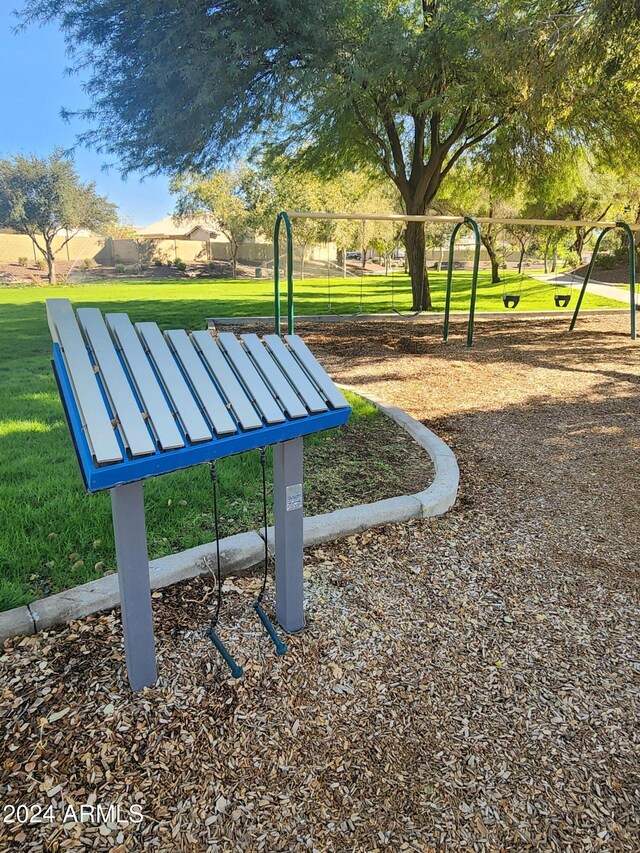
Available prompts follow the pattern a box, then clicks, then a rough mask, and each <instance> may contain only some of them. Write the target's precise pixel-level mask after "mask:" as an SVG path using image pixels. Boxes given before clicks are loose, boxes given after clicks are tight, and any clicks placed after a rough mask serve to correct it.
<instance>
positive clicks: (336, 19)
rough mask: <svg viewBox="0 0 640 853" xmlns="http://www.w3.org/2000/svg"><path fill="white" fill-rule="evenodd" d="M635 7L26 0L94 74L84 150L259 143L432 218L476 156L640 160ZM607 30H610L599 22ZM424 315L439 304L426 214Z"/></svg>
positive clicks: (152, 160) (214, 158) (133, 165)
mask: <svg viewBox="0 0 640 853" xmlns="http://www.w3.org/2000/svg"><path fill="white" fill-rule="evenodd" d="M630 5H631V2H630V0H617V2H616V3H615V8H614V9H613V10H611V9H610V8H609V6H608V4H607V3H605V2H604V0H578V2H576V3H573V4H567V3H565V2H561V0H543V2H539V3H531V2H529V0H474V2H469V0H409V2H406V0H355V2H354V0H324V2H322V3H317V2H315V0H301V2H300V3H285V2H282V0H262V2H260V3H256V2H255V0H219V2H216V3H202V2H201V0H180V2H178V0H139V2H137V3H135V4H132V3H126V2H124V0H85V2H82V3H79V2H77V0H58V2H56V3H51V2H50V0H30V2H29V4H28V6H26V7H25V10H24V11H23V13H22V20H23V22H24V23H28V22H30V21H36V20H37V21H50V20H56V19H57V20H59V21H60V22H61V23H62V26H63V29H64V31H65V33H66V35H67V38H68V43H69V47H70V50H71V51H72V54H73V55H74V56H75V63H76V65H77V66H78V67H82V68H83V70H84V71H86V69H88V68H90V69H92V74H91V78H90V80H89V83H88V91H89V93H90V94H91V96H92V98H93V106H92V107H91V109H90V110H88V111H87V112H86V113H85V115H86V117H88V118H89V119H90V120H91V121H92V122H93V126H92V128H91V129H90V130H89V131H88V132H87V133H85V134H83V135H82V137H81V138H82V139H83V140H84V141H86V142H89V143H92V144H95V145H97V146H98V147H99V148H100V149H101V150H104V151H106V152H108V153H110V154H114V155H116V156H117V157H118V158H119V159H120V161H121V163H123V167H124V169H125V170H133V169H138V168H144V169H148V170H151V171H159V170H167V171H169V172H175V171H182V172H185V171H192V170H194V169H198V170H202V169H204V170H208V169H210V168H211V167H212V166H219V165H220V164H221V162H223V161H224V160H225V159H228V157H229V155H230V153H234V154H235V153H236V152H237V151H238V150H240V149H242V148H243V147H244V148H246V147H247V146H248V145H250V144H252V143H255V141H256V137H261V145H262V147H264V145H265V144H267V145H271V146H273V147H275V148H276V149H277V150H278V151H280V152H282V151H286V152H288V153H290V154H291V155H292V156H294V157H296V158H297V160H298V162H299V163H301V164H302V165H303V166H305V167H306V168H309V169H311V168H315V169H322V170H324V171H325V172H331V171H332V172H334V173H339V172H342V171H344V169H345V168H350V167H353V166H358V165H362V164H366V165H368V166H372V165H373V166H375V167H376V168H378V169H379V170H380V171H381V172H382V173H384V174H385V175H387V177H388V178H389V179H390V180H391V181H392V182H393V183H394V184H395V185H396V187H397V188H398V190H399V192H400V194H401V196H402V199H403V205H404V209H405V211H406V212H407V213H408V214H417V215H421V214H424V213H425V211H426V210H427V208H428V207H429V205H430V204H431V203H432V201H433V200H434V199H435V198H436V196H437V194H438V191H439V188H440V185H441V183H442V181H443V179H444V178H445V177H446V176H447V175H448V174H449V173H450V171H451V169H452V168H453V167H454V165H455V163H456V162H457V161H458V160H459V159H460V158H461V157H463V156H464V155H465V153H466V152H468V151H472V150H476V149H478V148H479V147H484V148H491V147H493V146H496V147H497V148H499V149H500V150H502V151H503V152H509V163H508V166H509V168H511V169H516V168H525V167H527V168H529V169H531V170H533V169H535V166H536V164H537V163H538V162H539V160H540V159H541V158H542V157H543V156H544V155H545V154H546V153H548V152H550V151H553V150H555V148H556V147H559V146H565V147H569V148H572V147H579V146H581V145H582V144H583V143H584V142H585V141H588V142H590V144H591V145H592V146H596V145H597V146H600V147H601V148H602V149H603V150H604V149H607V150H609V151H611V150H615V151H616V152H618V153H620V152H622V151H623V150H624V151H626V152H627V153H628V154H629V156H634V155H633V152H634V151H635V150H637V146H638V142H639V141H640V121H639V119H638V116H639V115H640V87H638V86H637V76H638V69H639V66H640V55H639V54H638V51H637V50H636V49H635V48H634V42H637V39H638V34H639V33H640V24H639V23H638V18H637V16H635V15H634V16H633V17H631V16H629V17H626V16H625V14H624V13H625V12H626V11H627V6H630ZM605 16H606V23H611V28H608V27H607V26H603V20H604V18H605ZM406 247H407V254H408V258H409V264H410V271H411V280H412V289H413V300H414V306H413V307H414V308H418V307H424V308H429V307H430V304H431V302H430V294H429V287H428V280H427V277H426V270H425V263H424V257H425V237H424V228H423V226H422V224H421V223H416V222H411V223H409V224H408V225H407V228H406Z"/></svg>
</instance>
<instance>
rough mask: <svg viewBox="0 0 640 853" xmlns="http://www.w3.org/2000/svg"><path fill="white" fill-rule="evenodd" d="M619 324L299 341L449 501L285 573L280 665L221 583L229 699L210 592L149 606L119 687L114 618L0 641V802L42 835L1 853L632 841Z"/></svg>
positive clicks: (345, 333) (624, 399)
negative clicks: (421, 431)
mask: <svg viewBox="0 0 640 853" xmlns="http://www.w3.org/2000/svg"><path fill="white" fill-rule="evenodd" d="M627 325H628V318H626V317H622V316H620V315H615V316H614V315H608V316H600V317H596V316H591V317H589V318H584V319H581V320H580V322H579V326H578V328H577V330H576V332H574V333H573V335H572V336H571V337H569V336H568V335H567V334H566V323H565V321H564V320H559V319H555V318H554V319H551V320H541V319H536V320H529V321H527V322H513V323H512V324H511V325H508V324H507V323H506V322H505V321H501V322H494V323H492V322H482V323H479V324H478V326H477V329H476V344H475V346H474V348H473V349H472V350H467V349H466V348H465V346H464V339H463V334H462V331H463V330H462V329H461V328H460V327H458V326H457V325H454V328H453V337H452V339H451V340H450V342H449V344H448V345H444V344H442V343H441V342H440V340H439V338H438V333H439V330H438V329H437V328H436V327H433V326H412V325H411V324H409V323H403V322H398V323H390V324H389V325H384V326H382V325H381V324H370V325H367V324H361V323H358V324H345V325H340V326H335V325H332V326H331V328H330V329H327V328H326V327H324V328H322V327H307V328H305V327H304V326H302V325H301V326H300V329H299V331H300V332H301V333H302V334H303V335H304V336H305V337H306V339H307V341H308V343H309V344H310V346H311V348H312V349H313V350H314V351H315V352H316V353H317V354H318V356H319V358H320V359H321V361H323V363H324V364H325V365H326V366H327V367H328V369H329V370H330V372H331V373H332V374H333V376H334V377H335V378H337V379H339V380H341V381H343V382H346V383H348V384H349V385H355V386H359V387H360V388H361V389H362V390H363V391H365V392H366V391H371V392H373V393H376V394H378V395H379V396H381V397H383V398H386V399H388V400H390V401H392V402H393V403H395V404H396V405H399V406H401V407H403V408H404V409H406V410H407V411H409V412H410V413H411V414H413V415H414V416H415V417H418V418H419V419H420V420H422V421H424V422H425V423H426V424H427V425H428V426H429V427H431V428H433V429H434V430H435V431H436V432H437V433H439V434H440V435H441V436H443V437H444V438H445V439H446V440H447V441H448V442H449V444H450V446H451V447H452V448H453V449H454V451H455V452H456V454H457V457H458V461H459V464H460V468H461V489H460V496H459V500H458V502H457V504H456V506H455V508H454V509H453V510H451V511H450V512H449V513H448V514H447V515H446V516H444V517H441V518H437V519H425V520H423V521H412V522H410V523H408V524H403V525H394V526H389V527H386V528H381V529H377V530H372V531H367V532H365V533H363V534H361V535H358V536H353V537H350V538H349V539H347V540H344V541H341V542H336V543H332V544H330V545H325V546H322V547H318V548H313V549H311V550H310V551H309V552H308V553H306V554H305V594H306V599H307V620H308V626H307V629H306V630H305V631H304V632H302V633H300V634H299V635H296V636H292V637H290V638H289V639H288V642H289V646H290V650H289V653H288V654H287V655H286V656H285V657H284V658H278V657H276V656H275V655H274V653H273V647H272V646H270V644H269V642H268V640H267V638H266V636H265V634H264V633H263V632H262V631H261V629H260V628H259V625H258V623H257V620H256V619H255V616H253V615H252V609H251V602H252V600H253V596H254V595H255V593H256V591H257V589H258V588H259V579H257V578H251V577H250V578H237V579H230V580H227V581H226V583H225V587H226V592H227V595H226V597H225V606H224V609H223V613H222V620H221V626H220V633H221V634H222V636H223V638H224V640H225V641H226V642H227V643H228V645H229V647H230V648H231V649H232V650H233V652H234V653H235V654H236V656H237V658H238V659H239V660H240V661H241V662H242V663H243V665H244V666H245V677H244V678H243V679H242V680H240V681H233V680H231V679H229V678H227V672H226V671H225V669H224V667H223V665H222V663H221V661H220V658H219V657H218V656H217V654H216V653H215V650H214V649H213V647H212V646H211V644H210V643H209V642H208V641H207V640H205V639H204V638H203V627H204V626H205V625H206V622H207V619H208V618H209V616H210V614H211V611H212V607H213V604H214V601H215V595H214V589H213V584H212V582H211V580H210V579H208V578H203V579H199V580H197V581H193V582H190V583H188V584H183V585H179V586H176V587H172V588H170V589H167V590H164V591H163V592H158V593H156V594H155V598H154V609H155V620H156V632H157V651H158V658H159V668H160V672H161V678H160V681H159V682H158V685H157V686H156V687H154V688H153V689H151V690H146V691H144V693H142V694H138V695H135V696H132V695H131V694H130V693H129V691H128V689H127V687H126V685H125V674H124V660H123V651H122V641H121V626H120V621H119V612H118V611H115V612H113V613H108V614H101V615H96V616H94V617H90V618H87V619H84V620H82V621H79V622H76V623H72V624H70V625H68V626H65V627H64V628H60V629H58V630H54V631H50V632H47V633H45V634H39V635H37V636H35V637H32V638H26V639H21V640H16V641H13V642H12V641H10V642H8V643H7V644H5V648H4V652H3V655H2V657H1V659H0V661H1V666H2V673H1V676H0V678H1V681H0V690H1V693H0V697H1V702H2V709H3V712H4V722H3V726H4V733H3V755H2V770H3V779H2V785H3V788H2V792H3V795H2V805H3V807H4V806H6V805H9V806H12V805H17V804H18V803H24V804H39V805H41V806H42V807H43V808H46V807H48V806H51V810H50V811H51V814H52V817H53V819H52V821H51V822H48V821H45V822H41V823H37V824H22V823H9V824H7V823H4V825H0V838H1V839H2V840H1V841H0V850H21V851H22V850H24V851H32V850H33V851H35V850H38V851H39V850H51V851H55V850H69V849H71V850H73V849H77V850H84V849H95V850H105V851H106V850H109V851H117V853H124V851H129V850H131V851H137V850H159V851H174V850H175V851H227V850H237V851H251V850H265V851H275V850H277V851H298V850H300V851H303V850H310V851H312V850H317V851H376V850H380V851H382V850H385V851H386V850H389V851H397V850H414V851H431V850H455V851H458V850H558V851H569V850H571V851H573V850H602V851H605V850H635V849H638V844H639V840H640V835H639V832H640V773H639V762H638V754H639V753H638V731H639V728H638V722H639V719H638V718H639V716H640V714H639V702H638V697H639V693H638V686H639V683H640V648H639V646H640V641H639V632H638V622H639V618H638V617H639V614H640V609H639V608H638V569H639V567H640V566H639V558H638V534H637V531H638V523H639V522H640V518H639V515H640V512H639V510H638V494H639V486H640V482H639V469H638V464H637V458H638V451H639V450H640V438H639V437H638V430H637V424H638V410H639V402H638V383H639V381H640V366H639V364H638V344H634V343H632V342H631V341H630V340H629V338H628V335H627ZM406 465H407V466H408V467H410V466H411V465H412V459H411V458H410V457H408V458H407V460H406ZM267 604H268V605H269V606H270V605H271V599H268V600H267ZM83 804H84V805H85V807H87V806H89V807H90V806H93V808H94V811H93V812H90V811H88V812H86V815H87V818H86V820H85V822H84V823H80V822H77V821H76V820H75V816H76V815H77V814H79V811H80V806H81V805H83ZM118 805H119V806H120V814H119V815H118V814H117V812H116V811H115V810H112V812H111V813H107V814H105V813H104V811H103V812H98V811H97V807H98V806H101V807H102V809H103V810H105V809H107V808H108V807H109V806H114V807H115V806H118ZM69 807H71V809H72V811H71V812H69V811H68V809H69ZM6 814H7V810H6V809H5V815H6ZM138 814H141V815H142V819H141V820H138Z"/></svg>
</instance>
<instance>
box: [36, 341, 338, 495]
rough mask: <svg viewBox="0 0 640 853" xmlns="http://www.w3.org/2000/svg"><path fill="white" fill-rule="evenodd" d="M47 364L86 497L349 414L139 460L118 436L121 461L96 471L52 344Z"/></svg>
mask: <svg viewBox="0 0 640 853" xmlns="http://www.w3.org/2000/svg"><path fill="white" fill-rule="evenodd" d="M52 365H53V372H54V375H55V377H56V382H57V384H58V390H59V392H60V398H61V400H62V403H63V406H64V410H65V415H66V417H67V422H68V424H69V431H70V433H71V437H72V439H73V444H74V447H75V451H76V456H77V457H78V463H79V465H80V471H81V472H82V478H83V480H84V485H85V489H86V491H87V492H100V491H103V490H104V489H112V488H114V487H115V486H122V485H124V484H126V483H135V482H137V481H138V480H146V479H147V478H149V477H156V476H158V475H159V474H168V473H169V472H171V471H179V470H180V469H182V468H190V467H191V466H193V465H199V464H201V463H202V462H211V461H212V460H214V459H221V458H222V457H225V456H233V455H234V454H236V453H244V452H245V451H246V450H255V449H256V448H258V447H266V446H267V445H272V444H279V443H280V442H283V441H289V440H290V439H292V438H298V437H299V436H304V435H311V434H312V433H316V432H321V431H322V430H325V429H332V428H333V427H337V426H341V425H342V424H344V423H346V422H347V420H348V418H349V415H350V414H351V408H350V407H344V408H342V409H329V410H328V411H326V412H321V413H319V414H315V415H308V416H307V417H303V418H295V419H289V418H288V419H287V421H285V422H284V423H281V424H271V425H269V424H265V425H264V426H263V427H261V428H258V429H253V430H243V429H242V428H241V427H240V425H238V433H236V434H234V435H226V436H221V437H220V438H213V439H211V440H209V441H203V442H199V443H198V444H189V443H188V439H186V438H185V447H181V448H178V449H176V450H167V451H160V450H158V451H156V452H155V453H152V454H149V456H140V457H136V458H135V459H134V458H132V457H130V456H129V455H128V453H127V450H126V448H125V446H124V444H123V442H122V439H121V437H120V435H119V434H118V433H116V436H117V439H118V444H119V445H120V450H121V451H122V456H123V461H122V462H114V463H112V464H109V465H102V466H96V465H95V463H94V460H93V455H92V453H91V450H90V448H89V444H88V442H87V438H86V436H85V432H84V429H83V428H82V419H81V417H80V412H79V411H78V406H77V404H76V401H75V397H74V394H73V390H72V387H71V382H70V380H69V376H68V374H67V369H66V366H65V363H64V358H63V356H62V351H61V349H60V345H59V344H57V343H54V345H53V360H52ZM103 394H104V391H103ZM105 405H106V406H107V409H108V410H109V412H110V413H111V407H110V406H109V403H108V401H107V400H106V397H105ZM111 414H112V413H111Z"/></svg>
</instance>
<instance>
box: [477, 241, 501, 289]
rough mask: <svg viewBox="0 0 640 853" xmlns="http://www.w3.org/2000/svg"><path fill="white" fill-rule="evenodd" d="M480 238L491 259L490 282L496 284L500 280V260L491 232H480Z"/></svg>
mask: <svg viewBox="0 0 640 853" xmlns="http://www.w3.org/2000/svg"><path fill="white" fill-rule="evenodd" d="M480 238H481V240H482V245H483V246H484V247H485V249H486V250H487V254H488V255H489V260H490V261H491V284H498V283H499V282H500V262H499V260H498V253H497V252H496V247H495V246H494V244H493V234H486V233H481V235H480Z"/></svg>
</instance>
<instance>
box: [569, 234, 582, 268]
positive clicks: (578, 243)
mask: <svg viewBox="0 0 640 853" xmlns="http://www.w3.org/2000/svg"><path fill="white" fill-rule="evenodd" d="M584 241H585V234H584V231H583V230H582V228H581V227H578V228H576V239H575V240H574V241H573V246H572V247H571V248H572V249H573V250H574V252H576V253H577V255H578V257H579V258H580V263H582V252H583V250H584Z"/></svg>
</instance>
